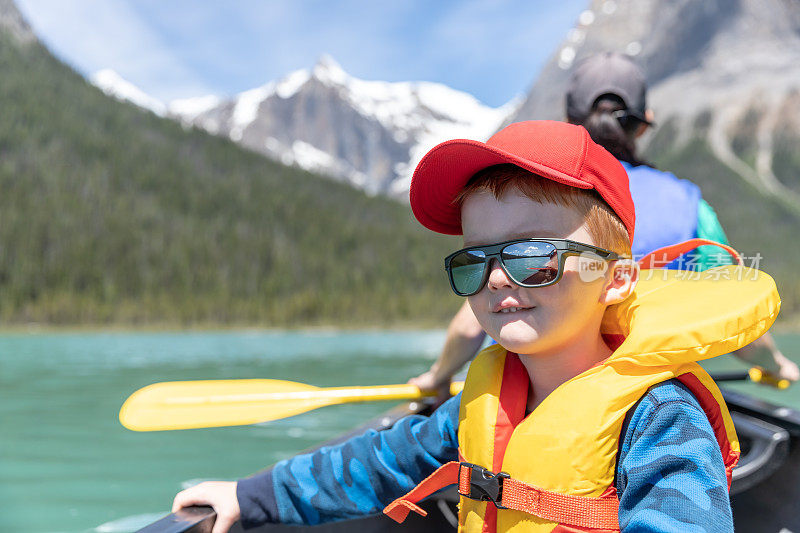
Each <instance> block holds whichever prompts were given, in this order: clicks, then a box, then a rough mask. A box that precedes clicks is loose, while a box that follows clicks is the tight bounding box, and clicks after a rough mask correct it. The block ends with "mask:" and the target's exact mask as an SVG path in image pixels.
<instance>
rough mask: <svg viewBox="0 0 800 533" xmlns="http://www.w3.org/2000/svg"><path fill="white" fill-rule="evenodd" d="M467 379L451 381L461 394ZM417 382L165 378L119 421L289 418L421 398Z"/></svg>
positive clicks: (145, 426)
mask: <svg viewBox="0 0 800 533" xmlns="http://www.w3.org/2000/svg"><path fill="white" fill-rule="evenodd" d="M463 387H464V383H463V382H456V383H453V384H452V385H451V387H450V392H451V394H458V393H459V392H460V391H461V389H462V388H463ZM425 396H434V393H423V392H420V390H419V389H418V388H417V387H415V386H414V385H377V386H371V387H315V386H313V385H307V384H305V383H296V382H294V381H282V380H278V379H229V380H209V381H167V382H163V383H154V384H152V385H148V386H147V387H143V388H141V389H139V390H138V391H136V392H134V393H133V394H131V395H130V397H129V398H128V399H127V400H125V403H124V404H123V405H122V408H121V409H120V411H119V421H120V422H121V423H122V425H123V426H125V427H126V428H128V429H132V430H134V431H163V430H170V429H190V428H207V427H219V426H239V425H244V424H255V423H258V422H268V421H270V420H279V419H281V418H287V417H290V416H294V415H299V414H300V413H305V412H306V411H311V410H312V409H317V408H319V407H325V406H327V405H336V404H341V403H352V402H367V401H375V400H418V399H420V398H423V397H425Z"/></svg>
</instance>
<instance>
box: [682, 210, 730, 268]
mask: <svg viewBox="0 0 800 533" xmlns="http://www.w3.org/2000/svg"><path fill="white" fill-rule="evenodd" d="M697 237H699V238H701V239H708V240H711V241H715V242H719V243H722V244H728V237H726V236H725V230H723V229H722V225H720V223H719V219H717V214H716V213H715V212H714V209H713V208H712V207H711V206H710V205H708V202H706V201H705V200H703V199H701V200H700V202H699V203H698V204H697ZM692 262H694V263H695V264H696V265H697V266H696V268H697V269H698V270H701V271H702V270H707V269H709V268H711V267H715V266H719V265H730V264H732V263H733V259H732V258H731V256H730V255H729V254H728V253H727V252H725V251H724V250H722V249H721V248H718V247H716V246H700V247H698V248H697V250H695V251H694V254H693V257H692Z"/></svg>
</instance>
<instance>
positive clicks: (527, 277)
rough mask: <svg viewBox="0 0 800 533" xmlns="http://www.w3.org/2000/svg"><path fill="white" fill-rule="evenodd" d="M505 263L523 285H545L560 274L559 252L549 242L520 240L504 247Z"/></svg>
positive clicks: (503, 257)
mask: <svg viewBox="0 0 800 533" xmlns="http://www.w3.org/2000/svg"><path fill="white" fill-rule="evenodd" d="M501 258H502V261H503V265H505V267H506V271H508V273H509V274H510V275H511V277H512V278H514V281H515V282H517V283H519V284H521V285H528V286H532V285H544V284H545V283H550V282H551V281H553V280H554V279H556V276H557V275H558V252H557V251H556V247H555V246H554V245H553V244H551V243H549V242H518V243H515V244H510V245H508V246H506V247H505V248H503V252H502V256H501Z"/></svg>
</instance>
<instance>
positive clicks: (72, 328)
mask: <svg viewBox="0 0 800 533" xmlns="http://www.w3.org/2000/svg"><path fill="white" fill-rule="evenodd" d="M446 329H447V322H441V323H432V322H429V321H419V322H416V321H407V322H406V321H402V322H395V323H393V324H388V323H387V324H367V325H360V326H359V325H355V324H352V325H342V324H305V325H299V326H296V327H286V326H269V325H266V324H263V325H262V324H220V323H214V322H207V323H205V322H204V323H197V324H181V323H173V322H163V323H155V324H125V323H118V324H42V323H19V324H0V335H37V334H50V333H56V334H69V333H75V334H80V333H92V334H100V333H214V332H219V333H279V332H295V333H303V332H309V333H357V332H376V331H397V332H404V331H405V332H408V331H439V330H446ZM770 331H772V332H773V333H777V334H793V333H800V313H798V314H795V315H791V316H788V317H786V318H785V319H783V320H779V321H778V322H776V323H775V324H774V325H773V326H772V328H770Z"/></svg>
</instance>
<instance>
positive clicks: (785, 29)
mask: <svg viewBox="0 0 800 533" xmlns="http://www.w3.org/2000/svg"><path fill="white" fill-rule="evenodd" d="M606 50H615V51H620V52H625V53H628V54H629V55H631V56H633V57H634V58H635V60H636V61H637V62H638V63H639V64H640V65H641V66H642V67H643V68H644V70H645V73H646V75H647V78H648V83H649V86H650V91H649V102H648V103H649V105H650V107H651V108H653V110H654V111H655V114H656V122H657V127H656V128H654V131H653V132H652V133H651V134H649V135H648V136H647V137H646V138H645V139H643V142H642V143H641V146H642V147H643V148H644V155H645V156H646V157H647V158H649V159H650V160H652V161H654V162H655V163H656V164H657V166H659V167H660V168H664V169H667V170H670V171H673V172H675V173H676V174H678V175H679V176H682V177H686V178H690V179H692V180H693V181H695V182H696V183H698V184H699V185H700V186H701V189H702V190H703V195H704V197H705V198H706V199H707V200H708V201H709V202H710V203H711V205H712V206H714V208H715V209H716V211H717V213H718V215H719V218H720V220H721V222H722V224H723V226H724V227H725V229H726V231H727V232H728V236H729V238H730V240H731V242H732V243H733V244H734V245H735V246H737V247H738V248H739V249H740V250H742V251H744V252H745V253H746V254H748V255H750V256H753V257H755V256H760V257H761V258H762V259H761V260H760V262H759V266H761V268H764V269H766V270H767V271H768V272H770V273H772V274H774V275H775V276H776V277H777V278H778V281H779V288H780V289H781V291H782V294H783V296H784V309H785V310H796V309H797V302H798V300H800V283H799V282H798V278H797V275H796V265H798V264H800V246H797V245H795V244H794V241H795V238H796V235H797V234H798V232H800V155H798V154H799V153H800V152H799V151H798V149H797V147H798V146H800V2H797V1H796V0H673V1H670V2H663V1H659V0H594V1H592V2H591V3H590V4H589V8H588V9H587V10H586V11H584V12H583V13H582V14H581V15H580V17H579V20H578V22H577V24H576V26H575V27H574V28H573V29H572V30H571V31H570V32H569V33H568V35H567V36H566V39H565V40H564V41H563V42H562V43H561V45H560V46H559V47H558V48H557V50H556V51H555V53H554V54H553V56H552V57H551V59H550V60H549V62H548V64H547V65H546V66H545V68H544V69H543V70H542V72H541V73H540V75H539V77H538V78H537V79H536V81H535V82H534V83H533V85H532V87H531V88H530V90H529V92H528V93H527V95H526V97H525V99H524V101H523V102H522V104H521V105H520V107H519V110H518V111H517V112H516V113H515V114H514V115H512V116H511V117H510V118H509V120H508V122H513V121H518V120H529V119H540V118H551V119H562V118H563V110H564V92H565V88H566V85H567V80H568V77H569V75H570V72H571V68H572V67H573V65H575V64H576V63H577V62H578V61H580V60H581V59H583V58H584V57H587V56H589V55H591V54H593V53H597V52H600V51H606Z"/></svg>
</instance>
